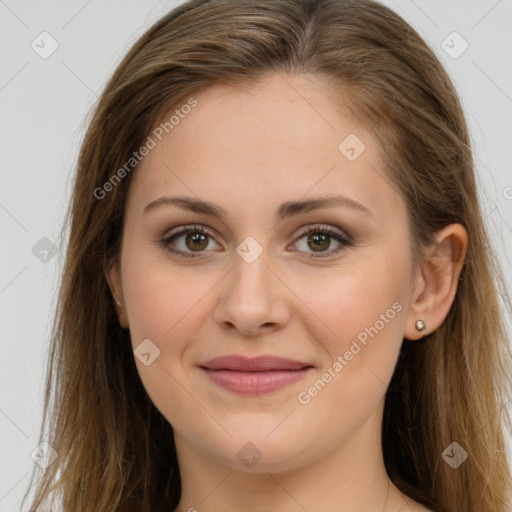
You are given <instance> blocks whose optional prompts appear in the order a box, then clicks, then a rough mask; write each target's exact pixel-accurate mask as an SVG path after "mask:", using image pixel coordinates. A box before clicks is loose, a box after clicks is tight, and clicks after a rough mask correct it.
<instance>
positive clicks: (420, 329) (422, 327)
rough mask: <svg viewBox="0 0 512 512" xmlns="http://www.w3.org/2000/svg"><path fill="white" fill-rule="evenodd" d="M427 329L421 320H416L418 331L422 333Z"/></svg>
mask: <svg viewBox="0 0 512 512" xmlns="http://www.w3.org/2000/svg"><path fill="white" fill-rule="evenodd" d="M426 328H427V325H426V324H425V322H424V321H423V320H416V329H417V330H418V331H420V332H421V331H424V330H425V329H426Z"/></svg>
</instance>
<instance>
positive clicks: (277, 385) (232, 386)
mask: <svg viewBox="0 0 512 512" xmlns="http://www.w3.org/2000/svg"><path fill="white" fill-rule="evenodd" d="M202 370H204V371H205V372H206V374H207V375H208V377H210V379H212V380H213V382H215V384H218V385H219V386H221V387H223V388H225V389H228V390H229V391H232V392H234V393H238V394H240V395H262V394H264V393H271V392H272V391H277V390H278V389H282V388H284V387H286V386H289V385H291V384H293V383H294V382H297V381H298V380H300V379H302V378H303V377H304V376H305V375H306V374H307V373H309V372H310V371H311V370H313V368H304V369H303V370H272V371H264V372H239V371H234V370H208V369H207V368H202Z"/></svg>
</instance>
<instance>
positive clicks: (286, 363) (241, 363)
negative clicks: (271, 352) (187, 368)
mask: <svg viewBox="0 0 512 512" xmlns="http://www.w3.org/2000/svg"><path fill="white" fill-rule="evenodd" d="M199 366H200V367H202V368H206V369H208V370H234V371H242V372H243V371H245V372H264V371H269V370H302V369H303V368H309V367H312V366H313V365H312V364H309V363H303V362H301V361H296V360H293V359H285V358H282V357H276V356H258V357H245V356H240V355H236V354H235V355H230V356H222V357H216V358H214V359H210V360H209V361H205V362H204V363H201V364H199Z"/></svg>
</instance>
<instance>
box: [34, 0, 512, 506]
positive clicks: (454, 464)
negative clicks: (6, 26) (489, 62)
mask: <svg viewBox="0 0 512 512" xmlns="http://www.w3.org/2000/svg"><path fill="white" fill-rule="evenodd" d="M69 221H70V238H69V246H68V252H67V261H66V266H65V271H64V276H63V280H62V287H61V296H60V303H59V311H58V316H57V320H56V324H55V334H54V338H53V344H52V351H51V354H50V367H49V373H48V384H47V394H46V404H45V421H46V422H47V424H48V426H49V432H50V434H48V435H46V434H45V432H44V431H43V432H42V433H41V439H42V440H43V439H44V440H46V439H48V442H49V444H50V445H51V446H52V448H53V449H54V450H55V451H56V453H57V454H58V458H57V459H56V460H55V462H53V464H51V465H49V466H48V468H47V469H46V471H45V472H44V474H43V475H42V477H41V480H40V482H39V485H38V487H37V493H36V497H35V498H34V501H33V503H32V508H31V510H37V506H38V505H39V504H40V503H42V502H48V501H49V499H50V497H51V496H50V493H52V492H53V497H55V498H56V500H57V498H58V500H59V501H60V503H61V504H62V505H61V506H62V509H63V510H65V511H66V512H67V511H73V512H75V511H82V510H83V511H85V510H87V511H90V510H97V511H114V510H115V511H152V512H154V511H160V510H161V511H164V510H166V511H169V510H173V511H176V512H184V511H193V510H197V511H199V512H203V511H217V510H222V511H227V512H230V511H234V510H247V511H259V510H273V511H279V512H288V511H295V510H308V511H309V512H313V511H319V510H337V511H354V510H358V511H363V510H364V511H368V512H370V511H372V512H373V511H379V512H380V511H388V512H389V511H393V512H394V511H397V512H398V511H399V510H400V511H415V512H416V511H439V512H444V511H446V512H448V511H455V510H461V511H462V510H464V511H466V512H472V511H475V512H476V511H477V510H481V511H489V512H490V511H503V512H504V511H505V510H509V507H510V505H511V503H510V469H509V465H508V461H507V458H506V453H505V442H504V424H505V420H507V419H508V418H507V417H506V414H505V413H506V408H505V404H506V403H507V400H508V397H509V393H510V380H509V374H510V360H511V359H510V350H509V347H508V340H507V333H506V330H505V327H504V323H503V317H502V312H501V311H500V306H499V303H498V299H497V295H498V292H501V293H502V296H504V297H507V295H506V290H505V289H502V288H500V287H501V286H502V282H501V281H500V273H499V272H500V271H499V268H498V265H497V264H496V261H495V259H494V257H493V255H492V253H491V252H490V251H489V242H488V239H487V234H486V231H485V228H484V224H483V220H482V213H481V209H480V206H479V203H478V200H477V191H476V186H475V177H474V170H473V160H472V154H471V148H470V142H469V136H468V131H467V126H466V123H465V120H464V115H463V112H462V110H461V106H460V102H459V99H458V97H457V95H456V92H455V90H454V88H453V86H452V84H451V82H450V80H449V78H448V76H447V74H446V72H445V71H444V69H443V68H442V66H441V65H440V63H439V61H438V60H437V59H436V57H435V56H434V55H433V53H432V51H431V50H430V49H429V48H428V46H427V45H426V44H425V42H424V41H423V40H422V39H421V38H420V36H419V35H418V34H417V33H416V32H415V31H414V30H413V29H412V28H411V27H410V26H409V25H408V24H407V23H406V22H405V21H404V20H402V19H401V18H400V17H399V16H398V15H397V14H395V13H394V12H393V11H391V10H390V9H388V8H386V7H384V6H383V5H381V4H379V3H376V2H374V1H371V0H364V1H359V0H358V1H355V0H347V1H345V0H318V1H292V0H277V1H263V2H257V3H255V2H249V1H246V0H242V1H237V2H229V1H225V0H214V1H207V0H193V1H189V2H187V3H185V4H183V5H181V6H179V7H178V8H176V9H174V10H173V11H171V12H170V13H169V14H168V15H167V16H165V17H164V18H162V19H161V20H159V21H158V22H157V23H156V24H155V25H154V26H153V27H152V28H151V29H149V30H148V31H147V32H146V33H145V34H144V35H143V36H142V37H141V38H140V39H139V41H138V42H137V43H136V44H135V45H134V46H133V48H132V49H131V50H130V51H129V52H128V54H127V56H126V57H125V58H124V60H123V61H122V62H121V64H120V65H119V66H118V68H117V70H116V71H115V73H114V75H113V76H112V78H111V80H110V82H109V83H108V84H107V86H106V89H105V91H104V93H103V94H102V96H101V98H100V101H99V103H98V105H97V108H96V110H95V113H94V117H93V119H92V121H91V124H90V127H89V130H88V132H87V134H86V137H85V140H84V142H83V146H82V150H81V153H80V157H79V162H78V170H77V177H76V181H75V186H74V194H73V200H72V204H71V208H70V211H69ZM507 305H508V306H509V305H510V302H507ZM52 387H53V389H54V390H55V394H54V395H52V396H53V403H52V402H51V401H50V395H51V390H52ZM52 407H53V412H52ZM50 415H51V416H50ZM52 482H53V486H52Z"/></svg>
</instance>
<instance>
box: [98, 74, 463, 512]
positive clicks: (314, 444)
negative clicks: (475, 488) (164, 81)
mask: <svg viewBox="0 0 512 512" xmlns="http://www.w3.org/2000/svg"><path fill="white" fill-rule="evenodd" d="M194 97H195V98H196V99H197V101H198V105H197V107H195V109H194V110H193V111H192V112H191V113H190V114H189V115H188V116H186V117H185V118H184V119H182V120H181V121H180V123H179V124H178V125H177V126H175V128H174V129H173V130H172V131H171V132H170V133H169V134H168V135H166V136H165V138H164V139H163V140H162V141H161V142H159V143H158V144H157V146H156V147H155V148H154V149H152V150H151V152H150V153H149V155H148V156H146V157H145V158H144V160H143V161H142V162H141V165H140V167H139V168H138V169H137V171H136V173H135V174H134V176H133V182H132V183H131V185H130V187H131V188H130V193H129V198H128V203H127V206H126V211H125V229H124V233H123V240H122V252H121V265H120V267H117V266H116V265H114V264H113V265H112V266H111V268H110V273H109V275H108V279H109V283H110V285H111V287H112V292H113V294H114V296H115V297H116V298H117V299H118V300H119V302H120V303H121V306H116V308H117V311H118V315H119V321H120V323H121V325H123V326H124V327H127V328H129V329H130V333H131V339H132V346H133V348H134V349H135V348H136V347H137V346H138V345H139V344H140V343H141V342H142V341H143V340H145V339H150V340H151V342H152V343H153V344H154V345H155V346H157V347H158V349H159V350H160V355H159V356H158V357H157V358H156V359H154V361H153V362H152V363H151V364H150V365H148V366H145V365H144V364H142V363H141V361H140V360H139V359H138V358H136V359H135V361H136V364H137V369H138V372H139V374H140V377H141V379H142V382H143V384H144V386H145V389H146V390H147V392H148V395H149V396H150V398H151V399H152V401H153V402H154V404H155V406H156V407H157V408H158V409H159V411H160V412H161V413H162V414H163V415H164V417H165V418H166V419H167V420H168V421H169V422H170V423H171V424H172V426H173V429H174V436H175V443H176V449H177V453H178V460H179V466H180V473H181V478H182V499H181V502H180V504H179V506H178V508H177V509H176V511H178V512H185V511H190V512H192V511H193V510H197V511H198V512H212V511H218V510H223V511H226V512H231V511H239V510H246V511H250V512H256V511H258V512H259V511H268V510H274V511H279V512H292V511H293V512H296V511H299V510H304V509H305V510H308V512H317V511H318V512H319V511H325V510H337V511H344V512H348V511H354V510H358V511H367V512H371V511H375V512H377V511H378V512H381V511H384V510H385V511H396V512H398V511H401V512H404V511H427V509H426V508H425V507H423V506H421V505H420V504H418V503H416V502H415V501H413V500H411V499H410V498H409V497H407V496H405V495H403V494H401V493H400V492H399V491H398V489H397V488H396V487H395V486H394V485H393V484H392V483H391V482H390V480H389V478H388V477H387V474H386V471H385V467H384V462H383V457H382V449H381V445H380V435H381V424H382V416H383V406H384V398H385V392H386V389H387V387H388V384H389V382H390V379H391V377H392V374H393V371H394V367H395V364H396V361H397V358H398V354H399V350H400V347H401V344H402V343H403V342H405V343H414V342H415V341H408V340H419V339H420V338H422V337H423V336H424V335H425V334H428V333H430V332H432V331H433V330H435V329H437V328H438V327H439V326H440V325H441V323H442V322H443V320H444V319H445V318H446V315H447V314H448V311H449V309H450V306H451V304H452V301H453V298H454V295H455V292H456V286H457V279H458V276H459V273H460V269H461V265H460V262H461V261H463V258H464V256H465V251H466V246H467V234H466V232H465V230H464V228H463V227H462V226H460V225H458V224H453V225H450V226H447V227H446V228H445V229H443V230H442V231H440V232H439V233H438V235H437V242H438V243H437V244H436V245H435V246H432V247H431V248H427V249H426V250H425V258H424V264H423V266H422V268H421V269H418V270H417V271H414V269H413V267H412V260H411V252H410V239H409V233H408V219H407V214H406V205H405V202H404V200H403V198H402V197H401V195H400V194H399V193H398V192H397V190H396V189H395V188H394V187H393V186H391V183H390V181H389V179H387V178H386V177H385V175H384V171H383V168H384V167H383V161H382V159H381V155H380V152H379V146H378V143H377V140H376V138H375V137H374V136H373V135H372V134H371V133H370V132H368V131H366V130H365V129H363V127H362V126H360V125H359V124H358V123H356V122H355V121H354V120H352V119H350V118H349V117H348V116H346V115H344V114H343V113H342V112H341V111H340V109H337V108H335V106H334V104H333V101H332V97H330V96H329V94H328V93H327V91H326V89H325V88H324V86H322V84H321V83H320V82H318V81H316V80H314V79H313V78H311V77H305V76H296V75H277V74H273V75H268V76H266V77H264V78H262V79H261V80H260V81H259V82H258V83H256V84H254V85H252V86H251V87H250V88H249V89H247V90H240V89H239V88H233V87H229V86H227V85H216V86H212V87H209V88H208V89H206V90H204V91H202V92H201V93H198V94H196V95H194ZM349 134H355V135H356V136H357V137H358V138H359V139H360V140H361V141H363V143H364V144H365V146H366V149H365V150H364V151H363V152H362V153H361V155H360V156H359V157H358V158H357V159H356V160H355V161H349V160H348V159H347V158H346V157H345V156H344V154H342V153H341V152H340V151H339V150H338V145H339V144H340V142H341V141H343V140H344V139H345V138H346V137H347V136H348V135H349ZM323 194H332V195H335V194H336V195H343V196H346V197H349V198H351V199H352V200H354V201H358V202H360V203H362V204H363V205H364V206H365V207H366V208H367V209H369V210H370V213H364V212H360V211H357V210H354V209H351V208H347V207H343V206H330V207H324V208H321V209H318V210H313V211H310V212H307V213H301V214H298V215H296V216H293V217H289V218H285V219H282V220H279V219H277V218H276V217H275V216H274V212H275V210H276V209H277V207H278V205H280V204H281V203H283V202H285V201H297V200H304V199H309V198H311V197H313V196H318V195H323ZM177 195H187V196H192V197H199V198H201V199H203V200H206V201H210V202H213V203H215V204H217V205H219V206H220V207H222V208H224V209H225V210H226V218H225V219H223V220H219V219H217V218H215V217H213V216H211V215H206V214H198V213H194V212H190V211H185V210H182V209H180V208H179V207H177V206H173V205H162V206H159V207H156V208H153V209H151V210H150V211H149V212H147V213H146V214H144V213H143V210H144V207H145V206H146V205H147V204H149V203H150V202H152V201H154V200H155V199H158V198H160V197H161V196H177ZM185 225H192V226H194V225H199V226H202V227H204V228H205V229H206V230H207V231H208V232H209V234H210V235H211V237H209V238H207V240H209V242H208V245H207V247H206V248H203V249H202V251H203V252H200V253H198V252H194V245H193V244H192V243H190V242H189V244H188V245H187V244H186V243H185V242H186V235H181V236H180V237H179V238H177V239H175V240H174V242H170V245H171V246H173V247H175V248H177V249H181V250H182V251H187V252H189V253H193V254H199V256H198V257H196V258H186V257H180V256H177V255H174V254H172V253H170V252H169V251H167V250H166V249H165V248H164V247H163V245H162V243H161V239H162V238H164V236H165V235H166V234H168V233H169V232H170V231H171V230H172V229H174V228H176V227H179V226H185ZM317 225H324V226H325V225H327V226H331V227H332V228H333V229H334V230H336V231H339V232H341V234H345V236H348V237H349V239H350V240H351V241H352V245H351V246H348V247H343V246H341V245H340V243H339V242H337V241H336V240H335V239H334V238H330V239H329V238H328V239H327V242H326V243H324V245H322V247H323V251H324V252H323V253H322V252H320V253H319V252H318V251H315V246H314V243H312V242H309V243H308V234H307V233H306V234H305V235H304V236H302V237H301V238H300V241H298V242H296V240H297V238H298V236H299V235H301V233H302V232H305V231H307V229H308V228H313V227H315V226H317ZM248 236H251V237H253V238H254V239H255V240H256V241H257V242H258V244H259V245H260V246H261V249H262V252H261V254H260V256H259V257H258V258H257V259H256V260H255V261H253V262H252V263H248V262H247V261H245V260H244V259H243V258H242V257H241V256H239V254H238V253H237V252H236V249H237V247H238V246H239V245H240V244H241V242H242V241H244V239H245V238H246V237H248ZM329 240H330V245H329ZM205 244H206V242H205ZM340 247H341V250H340ZM324 254H327V256H324ZM308 255H313V256H315V255H317V258H316V259H308V258H307V256H308ZM457 262H458V263H457ZM397 302H398V303H399V304H400V305H401V306H402V307H401V310H400V312H399V313H396V315H394V318H393V319H392V320H389V322H387V323H385V326H384V328H382V329H381V330H379V332H378V334H377V335H375V336H374V337H373V338H369V341H368V343H367V345H366V346H364V347H363V348H362V350H361V351H360V352H359V353H357V355H355V356H354V357H353V359H352V360H351V361H349V362H348V364H347V365H346V366H344V368H343V370H342V371H339V372H338V373H337V374H336V376H335V377H334V378H332V380H331V381H330V382H329V383H328V384H327V385H326V386H325V387H324V388H323V389H322V390H321V391H320V392H319V393H318V394H317V395H316V396H314V397H312V398H311V400H310V402H309V403H307V404H302V403H300V402H299V401H298V394H299V393H300V392H303V391H307V390H308V389H309V388H310V387H311V386H312V385H313V383H314V382H315V381H317V380H318V379H320V378H321V377H322V374H323V373H324V372H326V371H327V369H328V368H329V367H332V365H333V362H335V361H336V359H337V357H338V356H339V355H343V354H344V353H345V352H346V351H347V350H348V349H349V348H350V345H351V343H352V341H353V340H355V339H356V337H357V335H358V334H359V333H361V332H362V331H364V329H365V328H367V327H369V326H373V325H375V323H376V321H377V320H379V318H381V317H380V315H381V314H383V313H385V312H386V311H387V310H389V309H390V308H392V305H393V304H394V303H397ZM417 319H423V320H424V321H425V322H426V325H427V330H426V331H423V332H421V333H420V332H418V331H417V330H416V328H415V322H416V320H417ZM404 338H406V340H405V341H404ZM235 353H236V354H243V355H246V356H256V355H262V354H266V355H268V354H271V355H278V356H282V357H288V358H291V359H297V360H300V361H304V362H308V363H310V364H312V365H314V367H315V368H314V370H313V371H312V373H311V374H310V375H309V376H307V377H306V378H304V379H302V380H300V381H299V382H296V383H294V384H292V385H290V386H288V387H286V388H284V389H281V390H278V391H274V392H272V393H269V394H263V395H259V396H246V395H238V394H235V393H232V392H230V391H227V390H224V389H222V388H220V387H218V386H217V385H216V384H214V383H212V381H211V380H210V379H209V378H208V376H207V375H205V374H204V372H203V371H202V370H201V369H200V368H199V367H198V364H199V363H200V362H203V361H206V360H208V359H211V358H213V357H217V356H221V355H227V354H235ZM248 442H251V443H252V444H253V445H254V446H255V447H256V448H257V450H258V453H260V454H261V459H260V460H259V461H258V462H257V463H256V464H254V465H253V466H252V467H246V466H245V465H244V464H242V462H241V461H240V460H239V459H238V457H237V452H238V451H239V450H240V449H241V448H242V447H244V445H246V443H248Z"/></svg>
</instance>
